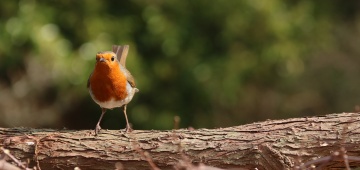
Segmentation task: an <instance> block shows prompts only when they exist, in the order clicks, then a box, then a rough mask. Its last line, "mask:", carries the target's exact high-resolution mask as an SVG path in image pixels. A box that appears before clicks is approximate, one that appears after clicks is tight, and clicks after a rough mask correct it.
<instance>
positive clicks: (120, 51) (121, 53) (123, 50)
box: [112, 45, 136, 87]
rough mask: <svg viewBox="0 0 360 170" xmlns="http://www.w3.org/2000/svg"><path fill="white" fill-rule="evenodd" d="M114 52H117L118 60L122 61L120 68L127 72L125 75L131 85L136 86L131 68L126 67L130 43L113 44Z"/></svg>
mask: <svg viewBox="0 0 360 170" xmlns="http://www.w3.org/2000/svg"><path fill="white" fill-rule="evenodd" d="M112 49H113V52H114V53H115V54H116V56H117V58H118V61H119V62H120V65H121V66H120V69H121V70H123V71H124V72H125V76H126V79H127V81H128V82H129V84H130V85H131V87H136V84H135V80H134V77H133V76H132V75H131V73H130V72H129V70H127V69H126V66H125V63H126V57H127V55H128V52H129V45H123V46H120V45H113V46H112Z"/></svg>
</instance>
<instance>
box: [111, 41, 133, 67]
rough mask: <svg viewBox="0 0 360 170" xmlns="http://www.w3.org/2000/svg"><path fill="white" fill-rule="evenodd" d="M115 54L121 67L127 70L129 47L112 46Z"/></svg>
mask: <svg viewBox="0 0 360 170" xmlns="http://www.w3.org/2000/svg"><path fill="white" fill-rule="evenodd" d="M112 49H113V52H114V53H115V54H116V56H117V59H118V61H119V62H120V64H121V65H123V66H124V67H125V68H126V65H125V63H126V57H127V55H128V52H129V45H123V46H121V45H113V46H112Z"/></svg>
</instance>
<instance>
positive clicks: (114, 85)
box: [90, 64, 127, 102]
mask: <svg viewBox="0 0 360 170" xmlns="http://www.w3.org/2000/svg"><path fill="white" fill-rule="evenodd" d="M126 83H127V79H126V77H125V75H124V74H123V73H122V72H121V70H120V67H119V65H117V66H115V67H110V66H109V65H106V64H97V65H96V66H95V69H94V72H93V74H92V75H91V77H90V89H91V92H92V94H93V96H94V97H95V98H96V99H97V100H98V101H100V102H106V101H109V100H111V99H115V100H123V99H125V98H126V96H127V91H126Z"/></svg>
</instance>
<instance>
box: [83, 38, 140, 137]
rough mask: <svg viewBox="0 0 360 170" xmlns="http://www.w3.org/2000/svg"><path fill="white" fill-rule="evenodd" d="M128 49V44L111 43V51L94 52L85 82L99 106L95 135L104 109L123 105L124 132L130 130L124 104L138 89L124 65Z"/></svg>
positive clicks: (125, 104) (98, 129)
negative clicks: (89, 72) (94, 57)
mask: <svg viewBox="0 0 360 170" xmlns="http://www.w3.org/2000/svg"><path fill="white" fill-rule="evenodd" d="M128 51H129V45H123V46H121V45H113V46H112V51H103V52H98V53H97V54H96V63H95V68H94V70H93V72H92V73H91V74H90V76H89V79H88V82H87V88H88V90H89V93H90V96H91V98H92V99H93V100H94V101H95V103H97V104H98V105H99V106H100V108H101V116H100V118H99V121H98V122H97V124H96V126H95V135H97V134H98V133H99V131H100V130H101V127H100V122H101V119H102V118H103V116H104V114H105V112H106V110H107V109H113V108H117V107H123V112H124V115H125V119H126V128H125V132H131V131H132V128H131V127H130V124H129V120H128V117H127V114H126V106H127V104H128V103H129V102H130V101H131V100H132V98H133V97H134V94H135V93H136V92H139V89H137V88H136V84H135V80H134V77H133V76H132V75H131V73H130V72H129V71H128V70H127V69H126V66H125V62H126V57H127V54H128Z"/></svg>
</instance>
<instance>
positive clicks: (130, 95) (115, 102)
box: [89, 83, 138, 109]
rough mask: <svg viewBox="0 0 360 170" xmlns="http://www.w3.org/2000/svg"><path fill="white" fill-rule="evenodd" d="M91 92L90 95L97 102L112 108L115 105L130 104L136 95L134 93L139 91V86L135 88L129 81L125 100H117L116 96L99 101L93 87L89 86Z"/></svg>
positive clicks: (103, 106)
mask: <svg viewBox="0 0 360 170" xmlns="http://www.w3.org/2000/svg"><path fill="white" fill-rule="evenodd" d="M89 89H90V90H89V92H90V96H91V97H92V98H93V100H94V101H95V103H97V104H98V105H99V106H100V107H102V108H105V109H112V108H115V107H121V106H123V105H126V104H128V103H129V102H130V101H131V99H132V98H133V97H134V94H135V93H136V92H138V89H137V88H133V87H131V86H130V84H129V83H127V85H126V90H127V94H128V95H127V97H126V98H125V99H123V100H116V99H115V98H112V99H110V100H109V101H105V102H102V101H99V100H97V99H96V97H95V96H94V95H93V93H92V91H91V87H90V88H89Z"/></svg>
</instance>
